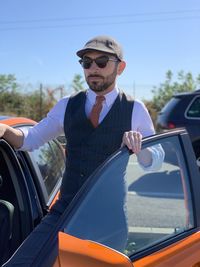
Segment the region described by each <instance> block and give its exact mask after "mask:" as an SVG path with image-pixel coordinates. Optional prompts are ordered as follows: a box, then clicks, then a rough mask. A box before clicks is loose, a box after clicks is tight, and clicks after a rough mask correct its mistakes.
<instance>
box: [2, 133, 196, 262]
mask: <svg viewBox="0 0 200 267" xmlns="http://www.w3.org/2000/svg"><path fill="white" fill-rule="evenodd" d="M158 146H159V147H162V149H163V150H164V154H165V157H164V160H163V161H162V163H161V164H160V166H159V168H154V169H152V168H148V167H145V168H144V167H143V166H142V165H141V164H140V163H139V160H138V157H137V156H136V155H135V154H132V153H130V152H129V151H128V149H126V148H122V149H119V150H118V151H116V153H115V154H113V155H112V156H111V157H110V158H109V159H108V160H107V161H106V162H105V163H104V164H103V165H102V166H100V167H99V168H98V169H97V170H96V171H95V172H94V173H93V174H92V175H91V176H90V178H89V179H88V181H87V182H86V183H85V184H84V185H83V187H82V188H81V190H80V191H79V192H78V194H77V195H76V197H75V198H74V199H73V201H72V202H71V204H70V205H69V206H68V207H67V208H66V207H65V199H64V198H63V199H60V200H58V201H57V202H56V203H55V204H54V206H53V207H52V209H51V210H50V212H49V213H48V214H47V215H46V216H45V217H44V219H43V220H42V221H41V223H39V224H38V226H37V227H36V228H35V229H34V230H33V231H32V232H31V233H30V234H29V236H28V237H27V238H26V239H25V241H24V242H23V243H22V245H21V246H20V248H19V249H18V250H17V251H16V252H15V254H14V255H13V257H11V258H10V259H9V260H8V261H7V263H5V264H4V265H3V266H4V267H10V266H20V267H29V266H31V267H41V266H43V267H51V266H53V267H111V266H115V267H116V266H117V267H133V266H134V267H175V266H176V267H198V266H200V228H199V227H200V193H199V191H200V173H199V169H198V167H197V164H196V159H195V156H194V152H193V148H192V145H191V142H190V139H189V137H188V134H187V132H186V131H185V130H177V131H171V132H167V133H163V134H159V135H155V136H151V137H149V138H145V139H144V140H143V143H142V149H144V150H145V149H146V148H148V149H149V150H151V151H153V150H154V149H155V148H156V147H158ZM155 160H156V159H155ZM25 226H26V225H24V227H25Z"/></svg>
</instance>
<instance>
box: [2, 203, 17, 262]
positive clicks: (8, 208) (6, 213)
mask: <svg viewBox="0 0 200 267" xmlns="http://www.w3.org/2000/svg"><path fill="white" fill-rule="evenodd" d="M13 213H14V206H13V205H12V204H11V203H10V202H8V201H6V200H0V266H1V265H2V264H3V263H4V262H5V261H6V260H7V259H8V257H9V256H10V255H9V252H10V249H9V244H10V240H11V238H12V227H13Z"/></svg>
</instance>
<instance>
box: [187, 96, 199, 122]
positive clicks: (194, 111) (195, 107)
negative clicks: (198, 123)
mask: <svg viewBox="0 0 200 267" xmlns="http://www.w3.org/2000/svg"><path fill="white" fill-rule="evenodd" d="M186 115H187V117H191V118H200V97H197V98H195V99H194V101H193V102H192V104H191V105H190V106H189V108H188V110H187V112H186Z"/></svg>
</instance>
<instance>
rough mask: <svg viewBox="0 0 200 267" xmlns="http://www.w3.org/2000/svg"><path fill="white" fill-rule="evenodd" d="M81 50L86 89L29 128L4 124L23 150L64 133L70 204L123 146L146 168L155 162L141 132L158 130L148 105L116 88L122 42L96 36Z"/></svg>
mask: <svg viewBox="0 0 200 267" xmlns="http://www.w3.org/2000/svg"><path fill="white" fill-rule="evenodd" d="M77 55H78V56H79V57H80V61H79V62H80V64H81V65H82V67H83V70H84V75H85V79H86V82H87V84H88V86H89V89H88V90H87V91H84V92H79V93H77V94H75V95H72V96H70V97H69V96H67V97H64V98H63V99H61V100H60V101H59V102H58V103H57V104H56V105H55V107H54V108H53V109H52V110H51V111H50V112H49V113H48V115H47V117H46V118H44V119H43V120H42V121H40V122H39V123H38V124H37V125H36V126H34V127H32V128H30V129H29V130H28V132H22V131H21V130H17V129H13V128H11V127H9V126H7V125H3V124H0V137H2V136H3V137H4V139H6V140H7V141H8V142H9V143H10V144H11V145H13V146H14V147H15V148H17V149H21V150H33V149H36V148H38V147H39V146H40V145H42V144H44V143H45V142H47V141H49V140H50V139H52V138H55V137H57V136H59V135H60V134H61V133H63V131H64V132H65V136H66V140H67V148H66V149H67V159H66V171H65V175H64V177H63V182H62V186H61V196H64V197H65V200H66V201H67V203H69V202H70V201H71V200H72V198H73V197H74V195H75V194H76V192H77V191H78V190H79V188H80V187H81V186H82V184H83V183H84V182H85V181H86V180H87V178H88V177H89V175H90V174H91V173H92V172H93V171H94V170H95V169H96V168H97V167H98V166H99V165H100V164H101V163H102V162H103V161H104V160H105V159H106V158H107V157H108V156H109V155H111V154H112V153H113V152H114V151H115V150H116V149H118V148H119V147H120V146H121V145H126V146H127V147H128V148H129V149H131V150H132V151H133V152H135V153H136V154H137V155H138V159H139V161H140V160H141V162H142V165H143V166H144V167H146V168H148V167H149V166H152V165H154V164H155V162H156V160H155V158H154V157H152V153H151V152H149V151H148V150H146V151H145V153H144V151H142V152H140V150H141V139H142V137H145V136H149V135H152V134H154V132H155V131H154V127H153V124H152V120H151V118H150V116H149V113H148V111H147V109H146V108H145V106H144V105H143V103H142V102H139V101H136V100H135V101H133V100H130V99H129V98H128V97H127V96H126V95H125V94H124V93H122V92H120V90H119V88H118V87H117V78H118V76H119V75H121V74H122V73H123V71H124V69H125V67H126V63H125V61H124V58H123V52H122V48H121V46H120V44H118V42H117V41H115V40H114V39H113V38H111V37H109V36H97V37H95V38H93V39H91V40H90V41H88V42H87V43H86V44H85V46H84V47H83V49H81V50H79V51H78V52H77ZM99 99H100V100H99ZM98 113H100V114H98ZM98 116H99V117H98Z"/></svg>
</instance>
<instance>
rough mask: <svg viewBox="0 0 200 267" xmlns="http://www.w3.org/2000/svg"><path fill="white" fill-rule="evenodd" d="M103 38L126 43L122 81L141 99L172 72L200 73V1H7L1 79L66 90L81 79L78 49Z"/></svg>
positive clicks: (1, 26) (1, 13) (0, 10)
mask: <svg viewBox="0 0 200 267" xmlns="http://www.w3.org/2000/svg"><path fill="white" fill-rule="evenodd" d="M99 34H106V35H112V36H113V37H115V38H116V39H117V40H118V41H119V42H120V43H121V44H122V46H123V48H124V54H125V59H126V62H127V68H126V70H125V71H124V73H123V74H122V75H121V76H120V77H119V80H118V84H119V85H120V87H121V88H124V89H125V91H128V92H129V93H131V94H132V93H133V92H134V93H135V97H137V98H139V99H142V98H146V99H147V98H149V97H150V96H151V93H150V91H151V88H152V86H153V85H155V86H158V85H159V84H160V83H162V82H163V81H164V80H165V74H166V71H167V70H169V69H170V70H172V72H173V73H174V74H177V72H178V71H180V70H183V71H185V72H189V71H190V72H191V73H192V74H193V76H194V77H196V76H197V75H198V74H199V73H200V48H199V47H200V1H199V0H165V1H164V0H138V1H135V0H124V1H116V0H115V1H114V0H106V1H105V0H101V1H91V0H84V1H81V0H79V1H77V0H73V1H71V0H34V1H28V0H2V1H1V5H0V36H1V37H0V74H10V73H11V74H15V75H16V78H17V80H18V81H19V82H20V83H24V84H27V83H32V84H39V83H40V82H41V83H43V84H47V85H52V86H54V85H60V84H64V85H65V86H68V85H69V84H70V83H71V81H72V79H73V77H74V75H75V74H82V69H81V66H80V65H79V63H78V57H77V56H76V51H77V50H78V49H80V48H82V46H83V45H84V44H85V42H86V41H87V40H88V39H90V38H92V37H94V36H96V35H99Z"/></svg>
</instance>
